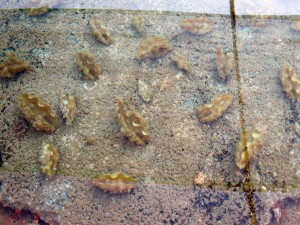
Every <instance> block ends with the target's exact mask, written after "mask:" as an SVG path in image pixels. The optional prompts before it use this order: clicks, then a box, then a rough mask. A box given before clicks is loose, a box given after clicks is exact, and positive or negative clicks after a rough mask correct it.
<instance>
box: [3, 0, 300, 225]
mask: <svg viewBox="0 0 300 225" xmlns="http://www.w3.org/2000/svg"><path fill="white" fill-rule="evenodd" d="M200 3H201V1H200V2H199V1H197V3H196V2H195V4H193V3H190V4H189V5H187V4H186V2H180V1H178V2H177V5H172V6H169V5H168V4H166V3H164V2H163V1H157V2H156V3H155V2H154V3H153V2H151V4H150V2H149V3H148V2H145V1H144V2H143V4H137V3H135V4H130V3H126V4H125V3H124V2H123V3H120V4H118V7H117V8H120V9H126V10H127V9H139V10H154V11H145V12H139V11H122V10H101V9H103V8H104V9H110V8H113V9H116V7H115V6H111V5H109V3H107V2H105V3H102V2H101V3H100V2H99V4H98V2H97V1H93V3H90V2H89V1H86V2H84V3H83V2H82V3H78V2H76V3H75V2H72V1H70V2H67V1H66V2H63V3H61V4H60V5H59V8H73V9H71V10H69V9H68V10H66V9H59V10H53V11H50V12H49V13H48V14H46V15H44V16H41V17H28V16H26V14H25V13H24V12H23V11H22V10H12V11H6V10H3V13H2V14H1V15H0V20H1V21H3V22H4V24H5V26H3V27H2V28H1V29H2V30H1V36H2V37H1V38H2V40H3V41H2V42H1V43H0V48H1V49H2V50H3V51H2V53H1V56H2V59H3V61H4V59H5V51H7V50H14V51H15V52H16V54H18V55H19V56H20V57H21V58H23V59H26V60H27V61H29V62H31V64H32V65H33V68H32V69H31V70H30V71H27V72H24V73H22V74H20V75H18V76H17V77H16V78H13V79H12V80H1V81H0V82H1V83H0V84H1V91H2V93H1V105H0V108H1V107H2V108H1V111H2V115H1V117H0V119H1V126H2V127H1V129H2V137H1V143H0V147H1V158H0V159H1V161H0V163H1V165H2V166H1V168H0V169H1V174H2V175H1V177H0V180H1V181H2V183H1V191H0V194H1V195H0V200H1V202H2V203H3V204H4V205H8V206H10V207H13V208H21V209H26V210H30V211H32V212H33V213H38V214H39V215H40V216H41V218H43V219H44V220H45V221H46V222H48V223H50V224H55V223H61V224H64V223H67V222H68V223H72V221H73V222H74V221H78V220H79V221H82V223H83V224H85V223H89V224H97V222H98V220H99V219H100V218H101V219H103V218H104V219H103V221H104V222H103V223H106V224H120V223H121V224H136V223H151V221H152V222H153V221H154V220H155V219H156V218H159V219H158V221H159V222H158V223H159V224H217V223H220V222H222V224H288V223H290V224H291V223H293V221H297V218H298V219H299V214H297V213H293V212H294V211H295V210H296V208H297V206H298V205H299V185H300V182H299V174H300V172H299V171H300V167H299V159H300V151H299V149H300V141H299V134H298V132H299V129H298V130H297V126H299V117H300V116H299V114H300V111H299V103H297V102H293V101H291V100H290V99H289V98H288V97H287V95H286V94H285V92H284V91H283V88H282V84H281V81H280V71H281V68H282V66H283V64H284V62H289V63H290V64H291V65H292V66H293V67H294V68H295V70H296V73H297V77H298V79H300V78H299V72H300V69H299V68H300V64H299V62H300V61H299V60H300V33H299V31H295V30H293V29H292V28H291V27H292V24H293V23H294V22H295V21H296V20H297V18H298V17H297V15H299V10H298V9H299V8H298V5H300V4H298V5H293V4H294V1H293V2H292V3H291V4H289V5H288V4H284V3H283V2H282V1H264V2H262V3H260V2H259V3H258V4H254V3H251V1H242V0H241V1H230V2H227V1H224V2H221V3H220V2H219V1H218V4H217V1H210V3H209V4H200ZM22 4H23V3H22ZM1 6H2V8H18V7H24V6H21V5H18V4H17V3H16V2H14V1H6V2H5V3H4V4H2V5H1ZM269 6H270V7H269ZM271 6H272V7H271ZM74 8H76V9H74ZM95 8H96V9H97V8H98V10H94V9H95ZM99 8H101V9H99ZM86 9H93V10H86ZM158 9H159V10H158ZM177 9H180V10H177ZM210 9H214V10H213V11H210ZM160 10H161V12H160ZM164 11H172V12H164ZM178 11H179V12H178ZM181 12H184V13H181ZM187 12H193V13H187ZM194 12H197V13H194ZM141 13H142V14H144V15H145V18H146V34H145V36H142V37H139V36H136V34H135V33H134V31H133V30H132V29H131V28H130V21H131V19H132V17H133V16H134V15H137V14H141ZM199 13H210V15H208V18H209V19H210V20H212V21H213V24H214V29H213V32H211V33H209V34H205V35H203V36H195V35H192V34H188V33H185V32H182V30H180V28H179V27H178V25H177V24H178V23H179V21H180V20H181V19H183V18H188V17H197V16H200V15H201V14H199ZM211 14H216V15H211ZM220 14H221V15H220ZM241 14H242V15H244V16H240V15H241ZM253 15H255V16H253ZM268 15H273V16H268ZM94 17H97V18H101V19H102V20H103V21H104V23H105V24H107V26H108V28H109V29H111V30H112V33H113V35H114V36H115V37H116V41H115V43H114V44H112V45H111V46H103V45H101V44H99V42H98V41H97V40H96V39H95V37H93V35H92V34H91V33H92V32H91V29H90V28H89V25H88V21H89V19H91V18H94ZM16 34H18V35H16ZM154 35H159V36H163V37H165V38H166V39H168V40H169V41H170V43H171V44H172V46H173V48H174V51H180V52H183V53H184V55H187V56H188V58H189V60H190V62H191V65H192V69H193V72H192V73H191V74H188V75H187V74H185V73H182V72H180V71H178V70H177V68H176V67H175V66H174V65H173V64H172V63H171V60H170V58H169V56H165V57H163V58H161V59H158V60H146V61H143V62H139V61H137V60H136V59H135V54H136V51H137V48H138V46H139V44H140V43H141V42H142V40H144V39H145V38H146V37H148V36H154ZM217 44H222V45H223V46H224V51H225V52H232V53H233V54H234V58H235V61H234V70H233V72H232V73H231V74H230V75H229V77H228V78H227V79H226V81H225V82H220V80H219V79H218V72H217V68H216V61H215V60H216V59H215V57H216V56H215V48H216V45H217ZM82 49H84V50H90V51H92V52H93V53H94V54H95V55H96V56H97V58H98V59H99V62H100V65H101V67H102V74H101V75H100V78H99V80H97V81H95V82H91V81H88V80H86V79H83V76H82V74H81V72H80V71H79V69H78V68H77V66H76V64H75V58H74V56H75V54H76V52H78V51H79V50H82ZM140 80H143V81H146V82H147V83H149V84H150V86H151V88H153V92H154V94H153V100H152V101H151V102H149V103H146V102H143V101H142V99H141V98H140V97H139V96H138V94H137V93H138V90H137V86H138V82H139V81H140ZM23 92H29V93H32V94H37V95H40V96H43V97H44V98H46V100H47V101H49V102H50V103H51V105H53V106H54V108H55V109H57V110H58V101H59V98H60V96H61V95H63V94H64V93H65V92H73V93H74V94H75V96H76V97H77V98H78V99H79V101H78V110H79V113H78V115H77V118H76V119H75V122H74V124H73V125H72V126H69V127H66V126H63V127H62V128H60V129H58V130H57V131H56V132H55V133H53V134H45V133H40V132H37V131H35V130H34V129H33V128H32V127H29V128H28V126H26V129H25V130H26V132H25V133H24V134H23V133H22V134H21V136H20V135H19V134H16V131H18V130H21V131H24V130H23V129H20V128H19V127H18V129H17V130H16V129H11V128H14V127H13V124H14V123H16V120H17V119H19V120H21V119H22V115H21V113H20V112H19V110H18V107H17V104H18V103H17V101H18V96H19V95H20V94H22V93H23ZM224 92H225V93H226V92H230V93H232V94H233V95H234V101H233V103H232V105H231V106H230V107H229V108H228V110H227V111H226V112H225V114H224V115H223V116H222V117H220V118H219V119H217V120H215V121H213V122H211V123H208V124H203V123H199V121H198V119H197V116H196V113H195V109H196V107H198V106H199V105H203V104H206V103H209V102H210V100H211V99H212V98H213V97H215V96H217V95H220V94H221V93H224ZM118 98H124V99H125V100H126V102H129V103H130V104H131V105H133V106H134V107H135V108H136V110H138V111H139V112H141V114H142V115H143V116H145V118H146V119H148V120H149V123H150V132H151V134H152V136H151V138H150V143H149V144H148V145H146V146H136V145H134V144H132V143H129V142H128V140H127V139H126V138H124V137H123V136H122V135H121V133H120V132H119V125H118V121H117V114H116V112H117V107H116V102H117V99H118ZM20 118H21V119H20ZM17 124H19V123H17ZM24 124H25V123H24ZM254 128H255V129H258V130H259V131H260V132H261V133H262V134H263V138H264V146H263V148H262V150H261V151H259V152H258V153H257V155H256V156H255V158H254V159H253V160H251V161H250V164H248V165H247V166H246V168H245V169H243V170H240V169H239V168H237V166H236V162H235V151H236V146H237V143H238V141H239V137H240V133H241V132H242V131H244V130H247V129H254ZM87 137H95V138H96V141H95V143H93V144H92V145H87V144H86V143H85V139H86V138H87ZM45 140H51V141H52V142H54V143H55V144H56V145H57V147H58V149H59V150H60V154H61V160H60V164H59V168H58V175H57V176H56V177H55V179H54V180H52V181H51V180H50V181H49V180H46V179H45V177H44V176H43V175H41V174H40V172H39V162H38V157H39V154H40V149H41V145H42V143H43V142H44V141H45ZM112 171H122V172H125V173H129V174H131V175H133V176H135V177H136V178H137V179H138V180H139V181H140V182H139V187H138V188H137V189H136V190H134V192H133V193H131V194H128V195H116V196H111V195H109V194H107V193H104V192H102V191H101V190H97V189H95V187H93V186H92V185H91V182H90V179H91V178H93V177H95V176H96V175H97V174H99V173H103V172H112ZM25 172H26V173H25ZM199 172H201V173H203V174H204V176H205V177H206V178H205V179H206V180H205V182H204V184H203V185H201V187H199V186H195V185H194V183H193V180H194V176H195V174H197V173H199ZM178 195H180V196H181V197H180V198H178V199H176V198H177V196H178ZM171 198H172V200H170V199H171ZM128 202H130V203H128ZM158 208H159V210H158ZM99 209H101V210H99ZM95 211H97V214H94V212H95ZM62 212H63V213H62ZM74 212H77V213H74ZM104 212H107V213H106V214H105V213H104ZM62 214H63V216H62ZM116 215H119V217H118V218H116ZM241 215H242V216H241ZM291 215H293V216H291ZM294 224H295V223H294Z"/></svg>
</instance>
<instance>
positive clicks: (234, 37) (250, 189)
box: [229, 0, 258, 225]
mask: <svg viewBox="0 0 300 225" xmlns="http://www.w3.org/2000/svg"><path fill="white" fill-rule="evenodd" d="M229 1H230V17H231V26H232V41H233V52H234V63H235V70H236V76H237V87H238V98H239V106H240V124H241V132H242V133H244V132H245V116H244V98H243V90H242V83H241V73H240V66H239V56H238V48H237V33H236V15H235V4H234V0H229ZM246 148H247V147H246ZM245 150H246V149H245ZM248 161H249V160H248ZM245 172H246V181H245V186H244V188H243V189H244V191H245V192H246V193H247V198H248V206H249V210H250V212H251V223H252V224H253V225H257V224H258V222H257V216H256V208H255V203H254V197H253V194H254V188H253V184H252V182H251V175H250V166H249V163H247V166H246V168H245Z"/></svg>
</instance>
